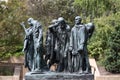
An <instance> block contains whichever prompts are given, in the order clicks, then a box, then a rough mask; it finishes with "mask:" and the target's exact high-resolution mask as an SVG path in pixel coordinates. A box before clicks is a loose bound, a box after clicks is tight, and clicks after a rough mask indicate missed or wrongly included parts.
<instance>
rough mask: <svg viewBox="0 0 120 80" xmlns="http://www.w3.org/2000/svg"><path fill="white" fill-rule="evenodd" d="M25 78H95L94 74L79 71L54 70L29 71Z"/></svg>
mask: <svg viewBox="0 0 120 80" xmlns="http://www.w3.org/2000/svg"><path fill="white" fill-rule="evenodd" d="M25 80H94V75H93V74H91V73H90V74H77V73H54V72H46V73H41V74H40V73H39V72H36V73H34V72H28V73H26V75H25Z"/></svg>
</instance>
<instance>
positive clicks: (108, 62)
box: [104, 21, 120, 73]
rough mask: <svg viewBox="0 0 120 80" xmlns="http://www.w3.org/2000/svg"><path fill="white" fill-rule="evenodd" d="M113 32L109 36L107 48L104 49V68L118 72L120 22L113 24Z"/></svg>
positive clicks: (119, 64) (119, 62) (119, 66)
mask: <svg viewBox="0 0 120 80" xmlns="http://www.w3.org/2000/svg"><path fill="white" fill-rule="evenodd" d="M114 29H115V30H114V32H112V33H111V35H110V37H109V43H108V46H109V48H108V49H107V50H106V55H105V56H106V57H105V61H104V64H105V68H106V70H107V71H109V72H113V73H118V72H120V23H117V21H116V24H115V26H114Z"/></svg>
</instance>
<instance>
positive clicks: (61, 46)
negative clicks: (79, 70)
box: [55, 17, 70, 72]
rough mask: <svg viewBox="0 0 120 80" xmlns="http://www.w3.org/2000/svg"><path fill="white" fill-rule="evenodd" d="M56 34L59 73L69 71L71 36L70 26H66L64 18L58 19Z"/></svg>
mask: <svg viewBox="0 0 120 80" xmlns="http://www.w3.org/2000/svg"><path fill="white" fill-rule="evenodd" d="M56 30H57V32H56V37H57V40H56V44H55V50H56V54H57V56H58V57H57V59H58V61H59V62H58V66H57V71H58V72H62V71H67V66H68V65H67V64H68V61H67V53H68V48H69V36H70V26H69V25H68V24H66V22H65V20H64V18H63V17H59V18H58V27H57V29H56Z"/></svg>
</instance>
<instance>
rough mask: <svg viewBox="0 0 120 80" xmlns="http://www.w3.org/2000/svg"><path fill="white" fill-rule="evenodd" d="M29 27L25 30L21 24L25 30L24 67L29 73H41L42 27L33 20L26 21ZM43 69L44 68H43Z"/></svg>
mask: <svg viewBox="0 0 120 80" xmlns="http://www.w3.org/2000/svg"><path fill="white" fill-rule="evenodd" d="M28 24H30V27H29V28H28V29H26V28H25V25H24V23H21V25H22V26H23V28H24V30H25V40H24V47H23V51H24V53H25V67H28V69H29V71H41V69H42V68H43V63H44V61H43V53H42V49H43V33H42V26H41V24H40V23H39V22H38V21H37V20H34V19H33V18H29V19H28ZM44 67H45V66H44Z"/></svg>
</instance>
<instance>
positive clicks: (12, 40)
mask: <svg viewBox="0 0 120 80" xmlns="http://www.w3.org/2000/svg"><path fill="white" fill-rule="evenodd" d="M21 5H22V6H21ZM27 17H28V16H27V15H26V5H25V3H24V0H23V1H22V0H21V1H19V0H9V1H8V2H7V3H5V2H1V3H0V18H1V19H0V59H5V58H7V57H10V56H12V55H14V54H15V55H16V53H20V52H21V50H22V47H21V45H22V44H21V43H22V41H23V35H24V34H23V29H22V28H21V27H20V22H22V21H24V20H26V18H27Z"/></svg>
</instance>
